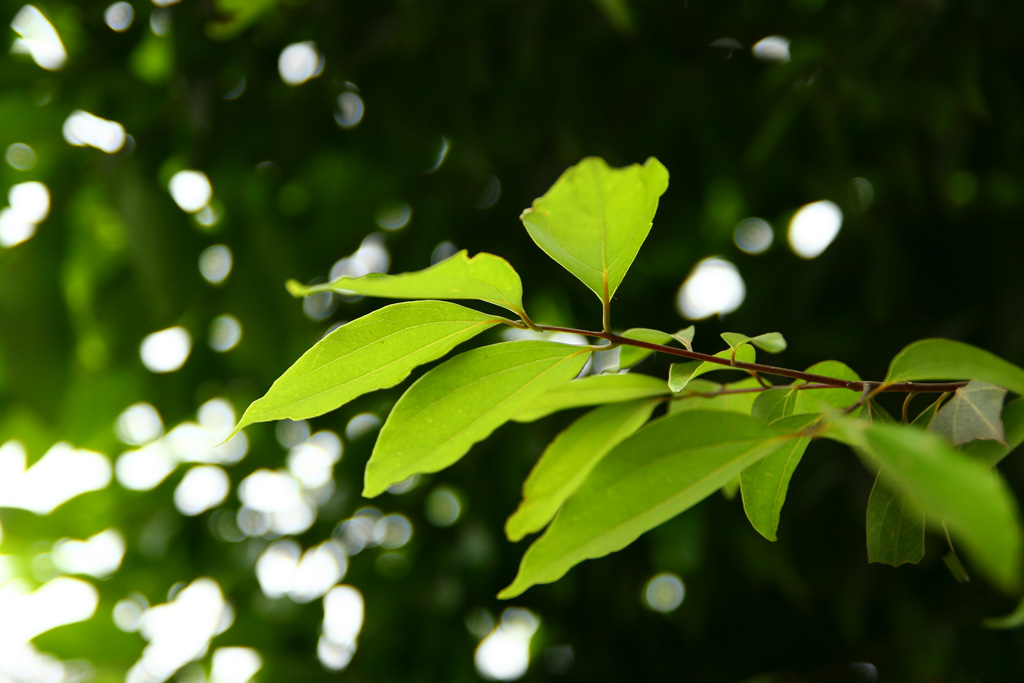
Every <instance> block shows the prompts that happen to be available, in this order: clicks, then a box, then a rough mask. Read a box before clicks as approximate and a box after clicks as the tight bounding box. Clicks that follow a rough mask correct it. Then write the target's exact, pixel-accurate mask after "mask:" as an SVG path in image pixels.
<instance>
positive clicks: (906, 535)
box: [867, 474, 924, 567]
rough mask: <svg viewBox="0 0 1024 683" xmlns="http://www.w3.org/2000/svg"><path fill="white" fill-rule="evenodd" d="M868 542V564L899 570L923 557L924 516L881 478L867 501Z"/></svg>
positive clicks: (876, 481)
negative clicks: (890, 488)
mask: <svg viewBox="0 0 1024 683" xmlns="http://www.w3.org/2000/svg"><path fill="white" fill-rule="evenodd" d="M867 539H868V562H879V563H881V564H888V565H890V566H893V567H898V566H900V565H901V564H904V563H910V564H917V563H918V562H920V561H921V558H923V557H924V514H922V512H921V511H920V510H919V509H917V508H915V507H914V506H913V505H911V504H910V503H908V502H907V499H906V498H905V497H904V496H901V495H899V494H895V493H892V492H891V491H890V490H889V489H888V487H887V486H886V485H885V484H884V483H883V477H882V475H881V474H879V476H878V477H877V478H876V479H875V485H874V486H873V487H872V489H871V496H869V497H868V509H867Z"/></svg>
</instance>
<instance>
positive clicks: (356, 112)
mask: <svg viewBox="0 0 1024 683" xmlns="http://www.w3.org/2000/svg"><path fill="white" fill-rule="evenodd" d="M365 113H366V104H365V103H364V102H363V98H362V97H360V96H359V93H357V92H354V91H352V90H348V91H345V92H343V93H341V94H340V95H338V108H337V109H335V110H334V122H335V123H337V124H338V127H340V128H343V129H344V130H351V129H353V128H355V127H356V126H358V125H359V124H360V123H361V122H362V120H363V115H364V114H365Z"/></svg>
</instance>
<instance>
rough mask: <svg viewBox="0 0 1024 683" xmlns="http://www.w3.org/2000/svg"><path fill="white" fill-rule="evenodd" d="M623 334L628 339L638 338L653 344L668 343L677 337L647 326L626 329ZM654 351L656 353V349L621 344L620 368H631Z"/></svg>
mask: <svg viewBox="0 0 1024 683" xmlns="http://www.w3.org/2000/svg"><path fill="white" fill-rule="evenodd" d="M622 336H623V337H625V338H626V339H636V340H637V341H643V342H650V343H651V344H667V343H669V342H670V341H672V340H673V339H675V337H674V336H672V335H671V334H669V333H668V332H660V331H658V330H649V329H647V328H645V327H634V328H633V329H631V330H626V331H625V332H623V333H622ZM652 353H654V351H651V350H650V349H644V348H641V347H639V346H626V345H623V346H620V347H619V368H621V369H623V370H625V369H626V368H631V367H633V366H634V365H636V364H637V363H639V362H640V361H642V360H643V359H644V358H647V356H649V355H651V354H652Z"/></svg>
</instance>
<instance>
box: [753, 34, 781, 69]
mask: <svg viewBox="0 0 1024 683" xmlns="http://www.w3.org/2000/svg"><path fill="white" fill-rule="evenodd" d="M750 51H751V52H752V53H753V55H754V57H756V58H757V59H760V60H761V61H763V62H779V63H783V64H784V63H786V62H788V61H789V38H784V37H783V36H768V37H767V38H762V39H761V40H759V41H757V42H756V43H754V45H753V47H751V48H750Z"/></svg>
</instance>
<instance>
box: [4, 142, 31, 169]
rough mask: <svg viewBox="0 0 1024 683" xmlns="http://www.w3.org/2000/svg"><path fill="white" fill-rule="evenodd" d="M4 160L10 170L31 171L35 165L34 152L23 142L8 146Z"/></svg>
mask: <svg viewBox="0 0 1024 683" xmlns="http://www.w3.org/2000/svg"><path fill="white" fill-rule="evenodd" d="M4 158H5V159H6V160H7V163H8V164H9V165H10V167H11V168H13V169H15V170H18V171H31V170H32V169H33V168H34V167H35V165H36V151H35V150H34V149H32V147H31V146H29V145H26V144H25V143H23V142H15V143H14V144H12V145H8V147H7V153H6V154H5V155H4Z"/></svg>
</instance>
